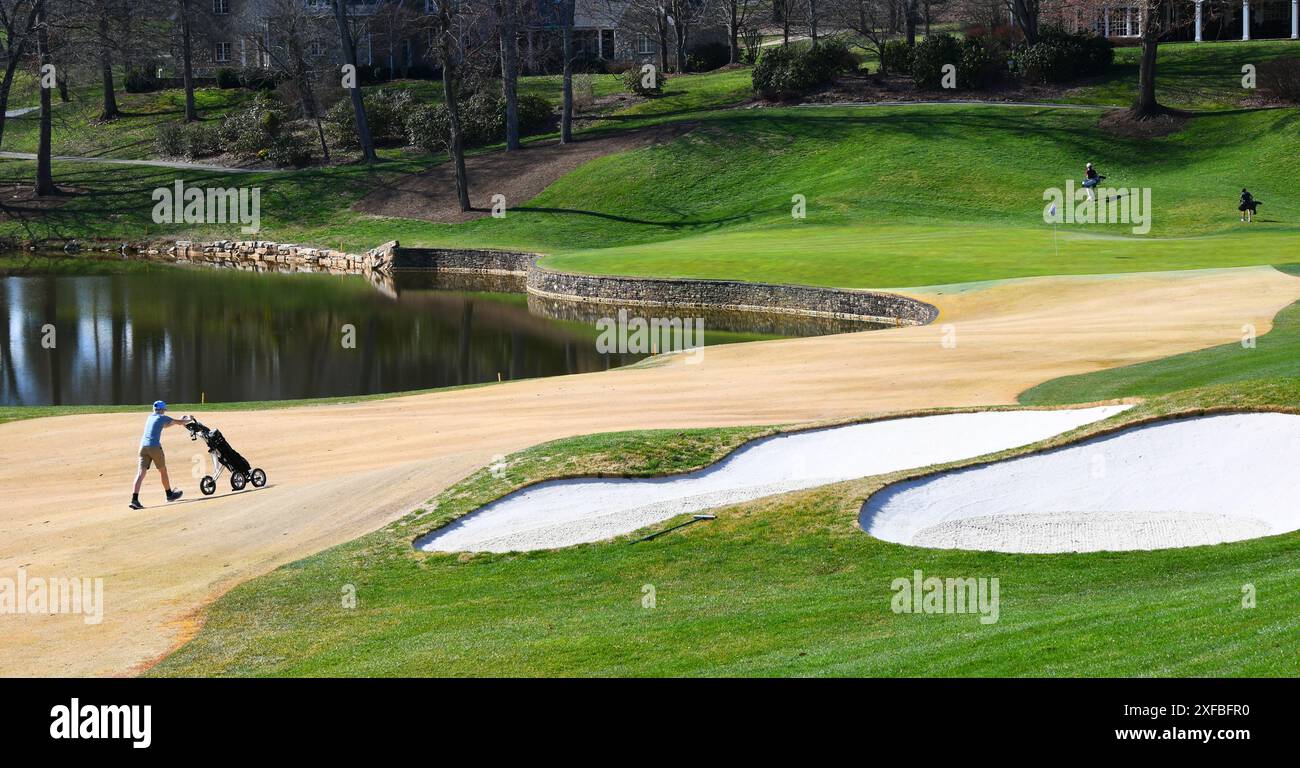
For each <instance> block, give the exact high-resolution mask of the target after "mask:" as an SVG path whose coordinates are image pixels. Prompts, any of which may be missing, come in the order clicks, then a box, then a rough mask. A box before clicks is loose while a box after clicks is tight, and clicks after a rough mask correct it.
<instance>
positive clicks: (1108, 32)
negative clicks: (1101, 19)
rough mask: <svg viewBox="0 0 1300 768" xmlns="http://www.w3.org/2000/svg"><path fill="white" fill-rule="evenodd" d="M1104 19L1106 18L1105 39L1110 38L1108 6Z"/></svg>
mask: <svg viewBox="0 0 1300 768" xmlns="http://www.w3.org/2000/svg"><path fill="white" fill-rule="evenodd" d="M1105 18H1106V37H1110V6H1109V5H1108V6H1106V11H1105Z"/></svg>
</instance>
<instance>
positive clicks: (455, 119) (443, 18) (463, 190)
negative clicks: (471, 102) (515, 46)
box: [438, 3, 469, 212]
mask: <svg viewBox="0 0 1300 768" xmlns="http://www.w3.org/2000/svg"><path fill="white" fill-rule="evenodd" d="M450 5H451V4H450V3H439V10H438V16H439V19H440V22H441V25H442V29H441V30H440V32H441V34H440V36H439V37H440V39H439V43H438V47H439V52H440V54H441V56H442V95H443V99H445V101H446V104H447V134H448V136H447V152H448V154H450V155H451V161H452V163H453V164H454V166H455V170H456V198H457V199H458V200H459V201H460V209H461V211H462V212H463V211H468V210H469V179H468V177H467V176H466V173H465V145H464V140H463V139H462V137H461V132H460V105H459V104H457V103H456V72H455V69H456V59H455V56H454V55H453V46H454V44H455V39H456V32H455V30H454V29H453V28H452V26H453V25H452V20H451V11H450V10H449V7H450Z"/></svg>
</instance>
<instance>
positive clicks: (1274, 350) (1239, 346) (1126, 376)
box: [1020, 265, 1300, 405]
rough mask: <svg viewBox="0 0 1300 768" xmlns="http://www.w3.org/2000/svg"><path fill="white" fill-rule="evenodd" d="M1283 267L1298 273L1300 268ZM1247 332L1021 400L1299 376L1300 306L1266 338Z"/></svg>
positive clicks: (1052, 384)
mask: <svg viewBox="0 0 1300 768" xmlns="http://www.w3.org/2000/svg"><path fill="white" fill-rule="evenodd" d="M1283 269H1284V271H1286V272H1290V273H1291V274H1300V265H1291V266H1289V267H1285V268H1283ZM1248 331H1249V329H1246V328H1243V329H1242V336H1243V340H1242V341H1238V342H1233V343H1231V344H1223V345H1221V346H1217V347H1211V348H1209V349H1202V350H1197V351H1196V352H1188V353H1186V354H1182V355H1174V356H1172V357H1166V358H1161V359H1159V360H1152V361H1150V362H1147V363H1139V364H1137V365H1127V366H1124V367H1123V368H1110V369H1107V370H1104V371H1096V372H1093V373H1085V374H1080V375H1078V376H1065V377H1062V378H1059V379H1053V380H1051V381H1047V382H1043V383H1042V384H1039V385H1038V386H1036V387H1033V388H1032V389H1029V390H1026V391H1025V392H1024V393H1023V394H1021V395H1020V402H1022V403H1025V404H1026V405H1054V404H1060V403H1081V402H1088V401H1095V400H1110V399H1112V398H1121V397H1151V396H1153V395H1163V394H1165V393H1168V392H1176V391H1178V390H1181V389H1188V388H1190V387H1204V386H1209V385H1213V384H1226V383H1229V382H1239V381H1246V380H1250V379H1273V378H1280V377H1295V376H1300V303H1298V304H1292V305H1291V306H1289V307H1287V308H1286V309H1284V310H1282V311H1281V312H1279V313H1278V314H1277V317H1276V318H1274V320H1273V328H1272V330H1270V331H1269V332H1268V333H1267V334H1265V335H1263V336H1259V337H1258V338H1255V339H1253V340H1250V339H1247V336H1248ZM1250 341H1253V345H1252V344H1251V343H1250Z"/></svg>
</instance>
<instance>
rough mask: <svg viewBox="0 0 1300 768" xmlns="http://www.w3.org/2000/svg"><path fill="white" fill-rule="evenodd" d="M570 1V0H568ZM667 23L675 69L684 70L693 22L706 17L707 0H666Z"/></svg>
mask: <svg viewBox="0 0 1300 768" xmlns="http://www.w3.org/2000/svg"><path fill="white" fill-rule="evenodd" d="M570 1H572V0H570ZM667 9H668V24H669V26H670V27H672V29H673V33H674V37H675V38H676V39H675V42H676V43H677V46H676V50H677V71H678V72H685V71H686V69H687V65H686V51H687V49H688V48H689V47H690V41H691V40H690V38H691V30H692V29H693V28H694V27H695V23H696V22H697V21H698V20H700V19H703V18H708V14H709V3H708V0H668V5H667Z"/></svg>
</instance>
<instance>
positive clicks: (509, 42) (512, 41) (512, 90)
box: [500, 0, 519, 152]
mask: <svg viewBox="0 0 1300 768" xmlns="http://www.w3.org/2000/svg"><path fill="white" fill-rule="evenodd" d="M500 8H501V92H502V96H504V97H505V100H506V151H507V152H509V151H510V150H512V149H519V89H518V86H519V35H518V32H516V30H515V0H500Z"/></svg>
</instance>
